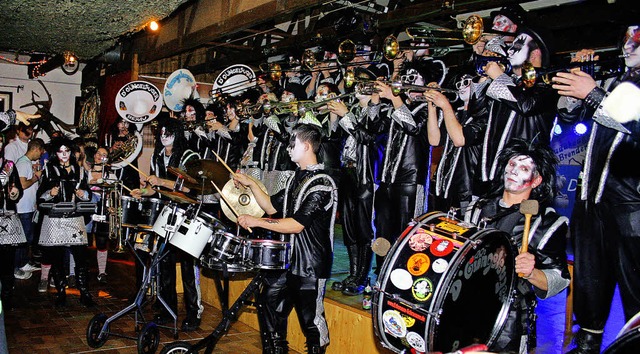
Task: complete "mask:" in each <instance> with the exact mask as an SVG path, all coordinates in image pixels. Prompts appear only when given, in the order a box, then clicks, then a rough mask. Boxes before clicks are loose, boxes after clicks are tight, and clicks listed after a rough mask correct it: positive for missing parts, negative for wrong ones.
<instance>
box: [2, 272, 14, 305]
mask: <svg viewBox="0 0 640 354" xmlns="http://www.w3.org/2000/svg"><path fill="white" fill-rule="evenodd" d="M0 282H2V295H1V296H2V309H3V310H5V311H10V310H12V309H13V285H14V283H15V278H14V277H13V274H9V275H7V276H2V278H1V279H0Z"/></svg>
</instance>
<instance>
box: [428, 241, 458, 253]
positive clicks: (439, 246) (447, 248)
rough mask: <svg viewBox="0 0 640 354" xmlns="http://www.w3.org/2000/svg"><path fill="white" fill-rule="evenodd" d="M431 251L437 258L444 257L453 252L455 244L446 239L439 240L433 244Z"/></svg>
mask: <svg viewBox="0 0 640 354" xmlns="http://www.w3.org/2000/svg"><path fill="white" fill-rule="evenodd" d="M429 250H430V251H431V253H432V254H433V255H435V256H438V257H444V256H446V255H448V254H449V253H451V251H453V242H451V241H449V240H445V239H438V240H435V241H433V243H431V247H429Z"/></svg>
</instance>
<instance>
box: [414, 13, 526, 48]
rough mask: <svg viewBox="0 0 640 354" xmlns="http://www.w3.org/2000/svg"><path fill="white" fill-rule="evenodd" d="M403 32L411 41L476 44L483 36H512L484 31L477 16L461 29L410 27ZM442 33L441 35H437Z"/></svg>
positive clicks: (472, 17) (511, 34) (467, 21)
mask: <svg viewBox="0 0 640 354" xmlns="http://www.w3.org/2000/svg"><path fill="white" fill-rule="evenodd" d="M405 32H406V33H407V35H408V36H409V38H411V39H412V40H415V39H426V40H430V41H444V42H459V41H464V42H465V43H467V44H476V43H478V41H479V40H480V38H482V36H484V35H485V34H497V35H503V36H513V35H514V34H513V33H510V32H501V31H495V30H490V31H485V30H484V21H483V20H482V17H480V16H479V15H471V16H469V17H467V19H466V20H464V24H463V25H462V28H461V29H449V28H442V27H436V26H429V25H427V26H410V27H407V28H406V30H405ZM438 33H442V34H438Z"/></svg>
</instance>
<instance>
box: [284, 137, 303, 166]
mask: <svg viewBox="0 0 640 354" xmlns="http://www.w3.org/2000/svg"><path fill="white" fill-rule="evenodd" d="M287 150H288V151H289V156H290V157H291V161H293V162H295V163H298V162H300V161H301V160H302V158H303V157H304V153H305V144H304V143H303V142H301V141H300V139H298V138H295V140H294V141H293V146H292V144H291V143H289V147H288V148H287Z"/></svg>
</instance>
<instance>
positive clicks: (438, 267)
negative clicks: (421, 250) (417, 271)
mask: <svg viewBox="0 0 640 354" xmlns="http://www.w3.org/2000/svg"><path fill="white" fill-rule="evenodd" d="M448 266H449V262H447V260H446V259H443V258H438V259H436V260H435V261H433V264H431V269H433V271H434V272H436V273H438V274H440V273H444V271H445V270H447V267H448Z"/></svg>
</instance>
